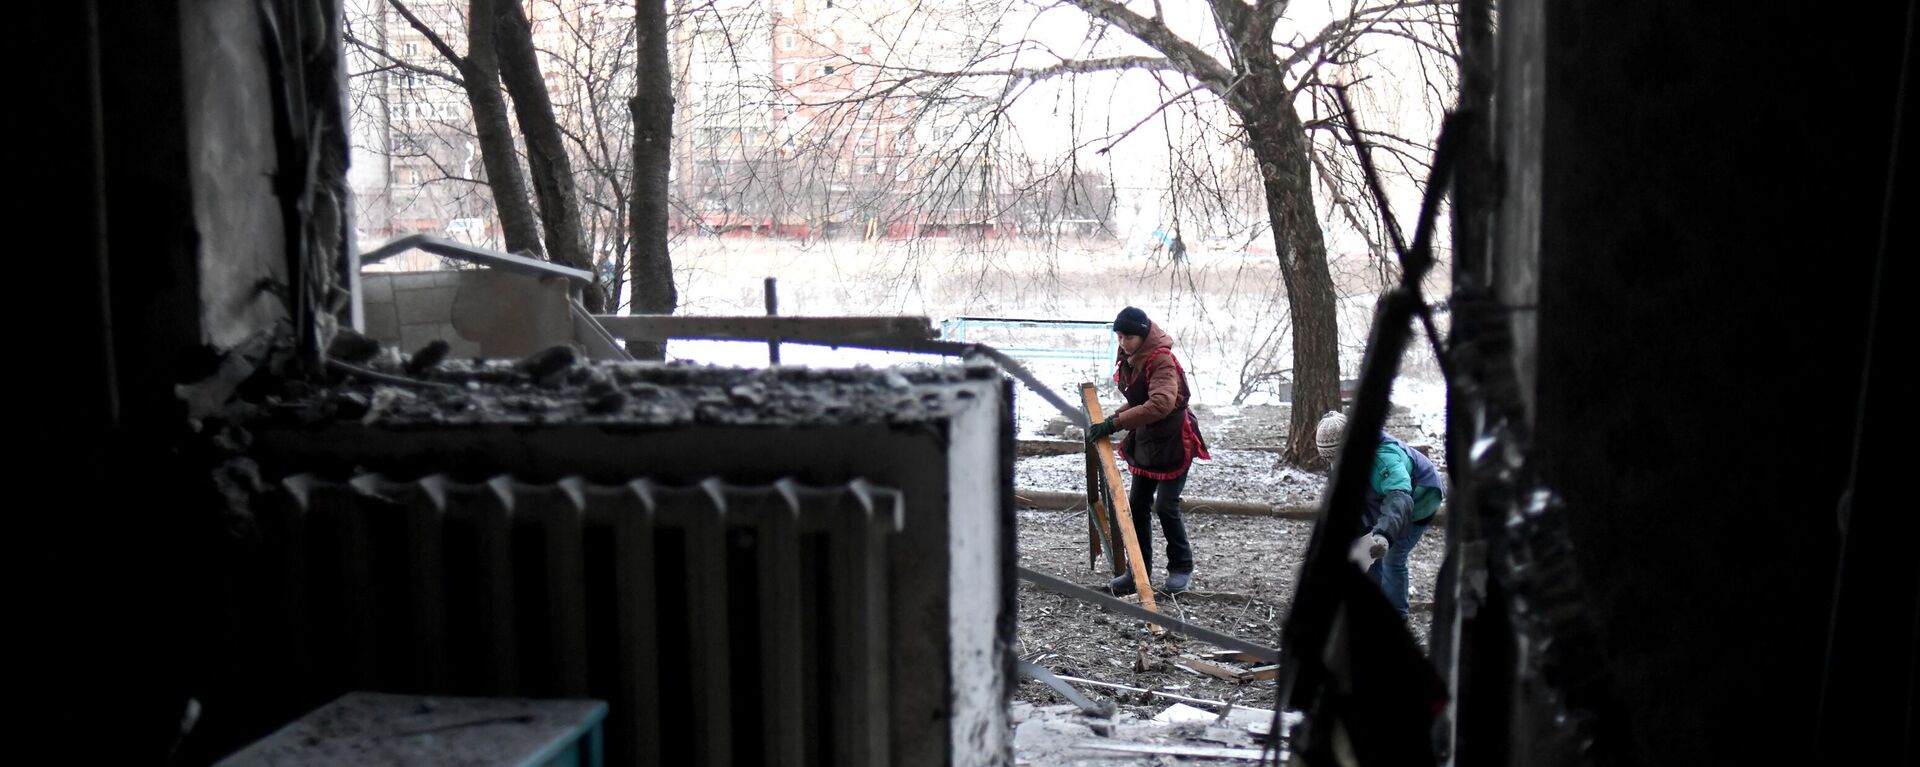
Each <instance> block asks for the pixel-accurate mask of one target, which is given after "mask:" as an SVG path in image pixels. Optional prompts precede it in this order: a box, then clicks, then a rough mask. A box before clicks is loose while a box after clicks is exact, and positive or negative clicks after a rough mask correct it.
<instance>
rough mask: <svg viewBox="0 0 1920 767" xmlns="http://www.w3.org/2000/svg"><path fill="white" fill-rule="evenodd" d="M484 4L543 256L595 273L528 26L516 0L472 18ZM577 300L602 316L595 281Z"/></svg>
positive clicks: (602, 294)
mask: <svg viewBox="0 0 1920 767" xmlns="http://www.w3.org/2000/svg"><path fill="white" fill-rule="evenodd" d="M483 2H494V3H495V4H496V9H495V10H496V17H495V18H494V38H493V39H494V43H495V46H496V47H497V49H498V52H499V68H500V77H501V79H502V80H503V81H505V82H506V84H507V92H508V93H510V94H511V95H512V96H513V108H514V114H515V116H517V117H518V118H519V121H520V130H521V131H522V132H524V134H525V136H526V145H527V169H528V171H529V175H530V176H531V177H532V179H533V194H534V199H536V200H537V201H539V204H540V223H541V224H542V228H543V230H544V232H545V234H546V243H547V255H548V256H549V257H551V258H552V260H553V261H554V262H555V263H559V264H565V265H567V266H571V267H574V268H576V269H581V270H585V271H587V272H594V271H595V270H594V264H593V258H592V256H591V254H589V253H588V251H587V247H586V243H585V242H584V241H582V239H581V232H580V199H579V195H578V194H577V193H576V192H575V191H574V174H573V162H572V160H571V159H570V158H569V157H568V152H567V144H566V141H565V139H564V137H562V135H561V132H560V123H559V121H558V120H557V119H555V117H554V111H553V102H552V100H551V99H550V98H549V97H548V95H547V80H546V78H545V77H543V76H541V74H540V59H539V56H538V55H537V54H536V53H535V51H534V47H533V28H532V24H531V23H529V22H528V21H527V14H526V11H525V10H524V9H522V8H521V7H520V0H475V3H474V8H473V12H474V13H476V14H477V13H481V12H482V10H483V9H482V8H480V5H481V3H483ZM475 114H476V115H478V114H479V112H478V110H476V111H475ZM582 298H583V302H584V303H585V304H586V309H587V311H589V312H593V313H595V314H599V313H602V312H604V311H605V310H606V303H607V295H606V290H605V288H604V287H603V286H602V285H601V284H600V281H599V279H597V278H596V279H595V280H594V281H593V282H591V283H590V284H589V285H588V287H587V290H586V291H585V295H584V296H583V297H582Z"/></svg>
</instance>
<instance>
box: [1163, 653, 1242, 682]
mask: <svg viewBox="0 0 1920 767" xmlns="http://www.w3.org/2000/svg"><path fill="white" fill-rule="evenodd" d="M1173 665H1175V666H1179V667H1181V668H1184V669H1187V670H1189V671H1197V672H1200V673H1202V674H1206V675H1207V676H1211V677H1216V678H1219V679H1225V680H1227V681H1229V682H1236V683H1243V684H1244V683H1245V682H1246V681H1247V672H1245V671H1241V670H1240V669H1237V668H1227V667H1225V666H1217V665H1214V664H1212V663H1208V662H1206V661H1203V660H1194V659H1192V658H1174V659H1173Z"/></svg>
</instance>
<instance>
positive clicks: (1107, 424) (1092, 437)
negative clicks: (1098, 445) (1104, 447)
mask: <svg viewBox="0 0 1920 767" xmlns="http://www.w3.org/2000/svg"><path fill="white" fill-rule="evenodd" d="M1114 431H1115V430H1114V427H1113V416H1107V419H1106V420H1104V421H1100V422H1098V423H1094V424H1091V425H1089V426H1087V444H1089V445H1091V444H1093V443H1095V442H1098V441H1100V438H1101V437H1107V436H1112V435H1113V432H1114Z"/></svg>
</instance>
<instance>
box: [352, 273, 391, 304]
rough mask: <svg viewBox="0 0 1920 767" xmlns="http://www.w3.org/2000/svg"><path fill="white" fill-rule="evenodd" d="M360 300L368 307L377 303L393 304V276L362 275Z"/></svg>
mask: <svg viewBox="0 0 1920 767" xmlns="http://www.w3.org/2000/svg"><path fill="white" fill-rule="evenodd" d="M360 298H361V301H362V302H364V303H365V304H367V305H368V306H372V305H373V304H376V303H393V275H391V274H373V273H362V274H361V275H360Z"/></svg>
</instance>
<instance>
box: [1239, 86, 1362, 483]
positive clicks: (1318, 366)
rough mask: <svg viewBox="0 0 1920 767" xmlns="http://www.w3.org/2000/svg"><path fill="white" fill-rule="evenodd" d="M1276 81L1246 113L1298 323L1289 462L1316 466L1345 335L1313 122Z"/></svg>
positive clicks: (1335, 395) (1336, 395) (1290, 308)
mask: <svg viewBox="0 0 1920 767" xmlns="http://www.w3.org/2000/svg"><path fill="white" fill-rule="evenodd" d="M1272 86H1273V87H1268V88H1262V89H1260V91H1259V95H1258V97H1256V98H1254V99H1252V101H1251V104H1250V106H1251V107H1252V108H1250V109H1247V110H1244V111H1243V112H1242V114H1241V118H1242V119H1243V120H1244V121H1245V123H1246V127H1247V135H1248V138H1249V139H1250V140H1251V143H1252V145H1253V155H1254V158H1255V159H1256V160H1258V161H1259V163H1260V175H1261V178H1262V180H1263V182H1264V187H1265V192H1266V199H1267V217H1268V219H1269V220H1271V222H1272V223H1273V245H1274V253H1275V254H1277V255H1278V257H1279V259H1280V273H1281V275H1282V277H1283V278H1284V280H1285V282H1286V286H1287V314H1288V316H1289V317H1290V318H1291V320H1292V322H1293V414H1292V416H1291V417H1290V418H1289V419H1288V422H1287V450H1286V453H1285V454H1284V456H1283V460H1285V461H1286V462H1288V463H1291V464H1294V465H1296V466H1315V465H1319V464H1320V463H1322V461H1321V459H1320V453H1319V450H1318V448H1317V446H1316V445H1315V444H1314V431H1315V428H1316V427H1317V426H1318V425H1319V421H1320V416H1321V415H1323V414H1325V413H1326V412H1327V411H1329V410H1338V409H1339V408H1340V352H1339V340H1340V334H1339V326H1338V324H1337V313H1336V311H1335V306H1334V303H1335V302H1334V294H1333V278H1332V277H1330V276H1329V275H1328V272H1327V246H1326V242H1325V241H1324V240H1323V239H1322V238H1321V232H1320V219H1319V216H1318V215H1316V212H1315V211H1314V204H1313V186H1312V180H1313V177H1312V174H1311V170H1310V166H1309V163H1308V157H1307V151H1308V146H1307V132H1306V128H1305V126H1303V125H1302V124H1301V123H1300V116H1299V113H1298V112H1296V111H1294V108H1293V101H1292V100H1291V99H1289V98H1288V97H1287V91H1286V88H1285V87H1284V86H1282V85H1280V83H1279V81H1278V79H1277V78H1275V79H1274V80H1273V81H1272Z"/></svg>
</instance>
